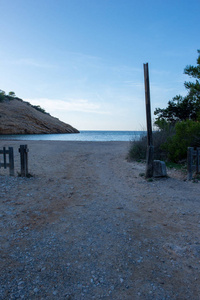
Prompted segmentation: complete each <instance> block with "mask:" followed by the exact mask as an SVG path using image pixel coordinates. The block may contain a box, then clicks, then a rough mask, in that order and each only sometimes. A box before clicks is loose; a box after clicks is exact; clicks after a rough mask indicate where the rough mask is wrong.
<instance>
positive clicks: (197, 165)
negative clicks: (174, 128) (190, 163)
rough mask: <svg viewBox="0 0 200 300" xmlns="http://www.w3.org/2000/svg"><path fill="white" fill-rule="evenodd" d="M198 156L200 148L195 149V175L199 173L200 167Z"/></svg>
mask: <svg viewBox="0 0 200 300" xmlns="http://www.w3.org/2000/svg"><path fill="white" fill-rule="evenodd" d="M199 156H200V148H199V147H198V148H197V158H196V174H199V172H200V165H199Z"/></svg>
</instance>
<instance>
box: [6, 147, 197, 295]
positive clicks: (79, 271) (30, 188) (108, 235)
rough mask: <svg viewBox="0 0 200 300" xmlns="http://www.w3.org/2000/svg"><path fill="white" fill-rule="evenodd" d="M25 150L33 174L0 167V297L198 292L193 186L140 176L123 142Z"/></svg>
mask: <svg viewBox="0 0 200 300" xmlns="http://www.w3.org/2000/svg"><path fill="white" fill-rule="evenodd" d="M19 144H21V143H20V142H17V141H13V142H11V141H10V142H8V141H6V142H3V141H0V147H1V148H2V147H3V146H4V145H6V146H8V145H12V146H14V148H15V166H16V170H19V162H18V159H19V155H18V154H17V149H18V147H19ZM28 147H29V150H30V151H29V169H30V173H32V174H34V177H32V178H29V179H27V178H20V177H17V176H15V177H9V176H7V175H6V174H8V171H6V172H5V171H4V170H3V169H0V172H1V173H0V174H2V175H1V176H0V188H1V190H0V228H1V240H0V242H1V243H0V271H1V273H0V274H1V275H0V299H77V300H79V299H88V300H89V299H120V300H122V299H131V300H132V299H141V300H143V299H149V300H150V299H180V300H182V299H199V295H200V277H199V269H200V266H199V263H200V234H199V229H200V215H199V212H200V205H199V201H200V197H199V195H200V184H199V183H193V182H187V181H184V180H183V179H184V176H181V175H180V174H178V173H177V172H171V173H170V172H169V175H170V178H168V179H159V180H154V181H153V182H148V181H146V180H145V179H144V178H143V177H141V176H140V173H142V172H144V168H145V166H144V165H143V164H138V163H129V162H127V161H126V159H125V157H126V154H127V152H128V147H129V143H128V142H53V141H52V142H47V141H46V142H44V141H41V142H34V141H29V142H28Z"/></svg>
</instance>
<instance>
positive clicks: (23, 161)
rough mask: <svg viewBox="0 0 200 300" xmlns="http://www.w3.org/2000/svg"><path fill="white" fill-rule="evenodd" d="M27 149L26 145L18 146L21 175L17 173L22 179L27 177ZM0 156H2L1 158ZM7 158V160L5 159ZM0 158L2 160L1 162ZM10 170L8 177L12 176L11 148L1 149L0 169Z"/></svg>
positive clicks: (12, 153) (12, 158)
mask: <svg viewBox="0 0 200 300" xmlns="http://www.w3.org/2000/svg"><path fill="white" fill-rule="evenodd" d="M28 151H29V150H28V147H27V145H20V148H19V153H20V166H21V173H19V175H20V176H22V177H29V176H30V174H29V173H28ZM1 154H2V156H1ZM7 156H8V158H7ZM1 158H3V160H2V162H1ZM1 167H3V168H4V169H6V168H9V169H10V176H14V151H13V147H8V149H6V147H3V150H1V149H0V168H1Z"/></svg>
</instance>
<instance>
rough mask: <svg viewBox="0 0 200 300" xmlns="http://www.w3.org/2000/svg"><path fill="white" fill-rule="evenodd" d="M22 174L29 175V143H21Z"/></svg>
mask: <svg viewBox="0 0 200 300" xmlns="http://www.w3.org/2000/svg"><path fill="white" fill-rule="evenodd" d="M19 152H20V161H21V176H22V177H27V176H28V148H27V145H20V148H19Z"/></svg>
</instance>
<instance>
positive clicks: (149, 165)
mask: <svg viewBox="0 0 200 300" xmlns="http://www.w3.org/2000/svg"><path fill="white" fill-rule="evenodd" d="M144 84H145V103H146V120H147V162H146V172H145V177H146V178H151V177H153V156H154V148H153V136H152V125H151V104H150V87H149V70H148V63H146V64H144Z"/></svg>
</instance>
